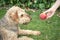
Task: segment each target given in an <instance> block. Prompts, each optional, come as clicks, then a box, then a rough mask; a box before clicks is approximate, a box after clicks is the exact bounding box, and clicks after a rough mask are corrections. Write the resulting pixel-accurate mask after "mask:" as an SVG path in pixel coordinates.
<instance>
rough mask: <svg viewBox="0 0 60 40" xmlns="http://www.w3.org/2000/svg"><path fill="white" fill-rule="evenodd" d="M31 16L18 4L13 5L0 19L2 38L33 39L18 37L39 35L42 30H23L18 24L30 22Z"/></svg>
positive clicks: (0, 34) (14, 39)
mask: <svg viewBox="0 0 60 40" xmlns="http://www.w3.org/2000/svg"><path fill="white" fill-rule="evenodd" d="M30 20H31V17H30V16H29V15H28V14H27V13H26V12H25V11H24V10H23V9H21V8H19V7H18V6H13V7H12V8H10V9H9V10H7V13H6V14H5V16H4V17H3V18H2V19H1V20H0V40H33V39H32V38H28V37H26V36H25V37H21V38H18V37H17V36H18V35H21V34H23V35H39V34H40V31H32V30H22V29H20V28H19V27H18V24H26V23H29V22H30Z"/></svg>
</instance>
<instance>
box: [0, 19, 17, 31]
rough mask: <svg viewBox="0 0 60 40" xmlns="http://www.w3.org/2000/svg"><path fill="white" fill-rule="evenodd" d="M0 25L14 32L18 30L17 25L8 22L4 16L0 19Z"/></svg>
mask: <svg viewBox="0 0 60 40" xmlns="http://www.w3.org/2000/svg"><path fill="white" fill-rule="evenodd" d="M0 26H1V27H4V28H6V29H7V30H10V31H14V32H16V31H17V30H18V29H17V28H18V25H17V24H14V23H10V24H9V23H8V21H7V20H6V18H3V19H2V20H0Z"/></svg>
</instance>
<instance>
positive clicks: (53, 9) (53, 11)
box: [43, 0, 60, 19]
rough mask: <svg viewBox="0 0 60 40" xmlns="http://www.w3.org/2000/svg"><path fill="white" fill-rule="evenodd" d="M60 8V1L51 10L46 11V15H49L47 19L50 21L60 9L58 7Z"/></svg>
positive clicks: (57, 0)
mask: <svg viewBox="0 0 60 40" xmlns="http://www.w3.org/2000/svg"><path fill="white" fill-rule="evenodd" d="M59 6H60V0H56V2H55V3H54V5H53V6H52V7H51V8H49V9H48V10H46V11H44V12H43V14H44V13H46V14H47V18H46V19H49V18H51V17H52V16H53V15H54V14H55V11H56V10H57V9H58V7H59Z"/></svg>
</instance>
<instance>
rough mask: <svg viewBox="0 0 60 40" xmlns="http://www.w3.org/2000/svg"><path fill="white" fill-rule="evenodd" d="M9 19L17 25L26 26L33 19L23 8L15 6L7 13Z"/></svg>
mask: <svg viewBox="0 0 60 40" xmlns="http://www.w3.org/2000/svg"><path fill="white" fill-rule="evenodd" d="M7 15H8V19H9V20H10V21H13V22H15V23H19V24H25V23H29V22H30V20H31V17H30V16H29V15H28V14H27V13H26V12H25V11H24V10H23V9H21V8H19V7H17V6H13V7H12V8H10V9H9V10H8V11H7Z"/></svg>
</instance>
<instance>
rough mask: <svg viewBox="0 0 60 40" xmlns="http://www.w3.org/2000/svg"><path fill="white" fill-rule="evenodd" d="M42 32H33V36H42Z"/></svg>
mask: <svg viewBox="0 0 60 40" xmlns="http://www.w3.org/2000/svg"><path fill="white" fill-rule="evenodd" d="M40 34H41V32H40V31H33V35H40Z"/></svg>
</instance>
